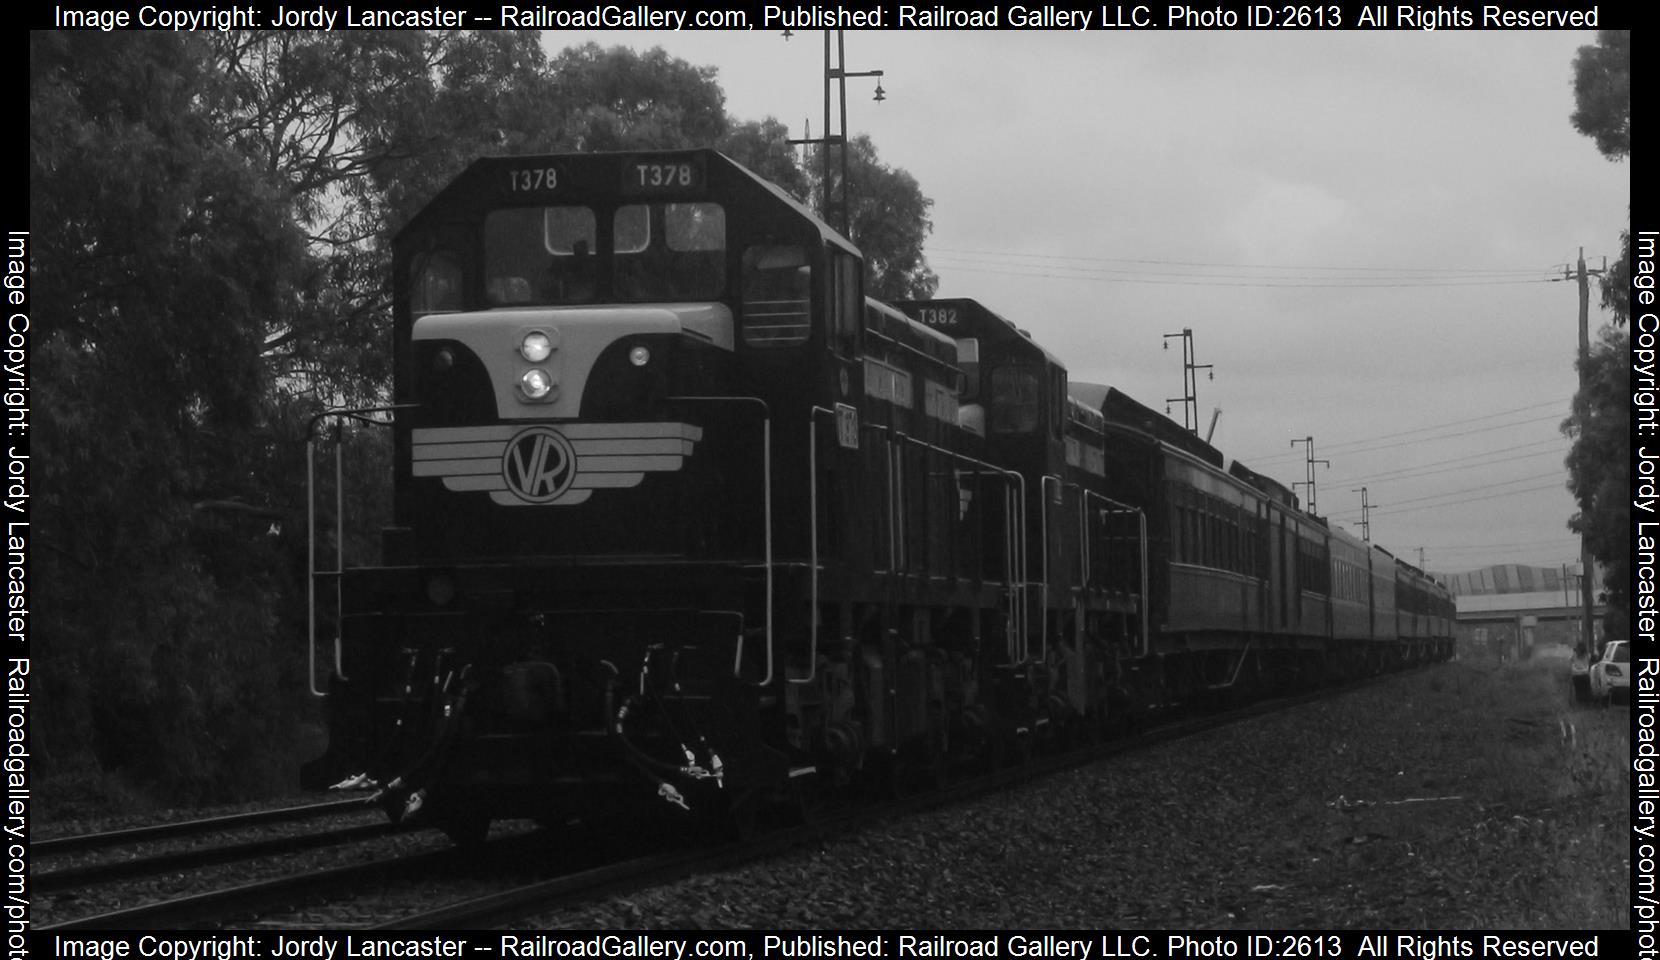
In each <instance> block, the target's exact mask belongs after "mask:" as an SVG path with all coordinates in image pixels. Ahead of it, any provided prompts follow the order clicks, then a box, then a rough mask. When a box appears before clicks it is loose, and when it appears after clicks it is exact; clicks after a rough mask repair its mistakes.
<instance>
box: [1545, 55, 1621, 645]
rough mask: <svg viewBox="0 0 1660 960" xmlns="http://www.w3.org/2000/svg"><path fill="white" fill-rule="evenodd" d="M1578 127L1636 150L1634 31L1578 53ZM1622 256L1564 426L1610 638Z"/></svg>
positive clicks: (1577, 522) (1616, 601)
mask: <svg viewBox="0 0 1660 960" xmlns="http://www.w3.org/2000/svg"><path fill="white" fill-rule="evenodd" d="M1574 98H1575V103H1576V109H1575V111H1574V113H1573V117H1572V122H1573V125H1574V129H1576V130H1578V131H1579V132H1580V133H1583V134H1585V135H1586V136H1588V137H1590V138H1592V139H1593V140H1594V141H1595V142H1596V145H1597V149H1598V150H1600V151H1601V152H1602V153H1603V155H1604V156H1606V157H1608V159H1610V160H1623V159H1625V158H1626V157H1628V156H1629V155H1630V153H1631V32H1630V31H1628V30H1604V31H1601V32H1599V33H1598V34H1597V45H1596V46H1594V47H1593V46H1585V47H1580V48H1579V52H1578V53H1577V54H1576V55H1575V57H1574ZM1620 240H1621V244H1620V247H1621V251H1622V252H1621V256H1620V258H1619V259H1618V260H1617V261H1616V262H1615V263H1614V265H1613V266H1612V267H1611V268H1610V269H1609V270H1608V271H1607V273H1606V274H1604V276H1603V277H1602V305H1603V307H1604V308H1606V309H1608V310H1609V311H1610V312H1611V313H1613V316H1614V320H1613V324H1612V325H1610V326H1608V327H1605V328H1604V329H1603V330H1602V332H1601V334H1600V335H1599V337H1598V339H1597V342H1596V343H1593V344H1592V345H1591V352H1590V356H1589V357H1588V358H1586V359H1585V360H1584V361H1583V366H1582V369H1581V370H1580V382H1581V384H1582V385H1581V387H1580V389H1579V391H1578V392H1577V393H1576V394H1575V395H1574V400H1573V410H1572V413H1571V414H1570V416H1569V417H1568V419H1567V420H1565V421H1563V423H1562V432H1563V433H1564V434H1566V435H1567V436H1568V437H1570V438H1572V439H1573V447H1572V448H1571V450H1570V451H1569V453H1568V459H1567V467H1568V488H1569V489H1570V490H1572V491H1573V493H1574V497H1575V499H1576V500H1578V502H1579V512H1578V513H1576V514H1575V515H1574V516H1573V517H1572V518H1571V519H1570V520H1569V522H1568V527H1569V529H1571V530H1573V531H1574V532H1575V533H1580V534H1583V535H1584V536H1585V538H1586V544H1587V546H1588V548H1589V549H1590V552H1591V556H1592V557H1594V558H1595V559H1596V561H1597V562H1598V563H1599V564H1601V565H1602V566H1603V568H1604V570H1605V573H1604V577H1603V587H1604V590H1605V591H1606V596H1607V602H1608V606H1609V615H1608V617H1607V619H1606V621H1605V622H1606V623H1607V624H1608V626H1609V629H1610V631H1611V632H1610V634H1609V636H1610V639H1613V638H1615V636H1616V635H1617V634H1619V633H1620V632H1621V631H1623V630H1624V625H1625V624H1626V622H1627V620H1628V611H1629V610H1630V609H1631V608H1630V590H1631V557H1630V544H1629V543H1628V542H1627V540H1628V538H1629V536H1630V531H1631V498H1630V481H1631V474H1630V464H1631V432H1630V430H1631V426H1630V424H1631V408H1630V404H1629V401H1630V397H1631V388H1630V385H1631V368H1630V362H1631V361H1630V357H1631V333H1630V330H1629V329H1628V328H1627V322H1628V321H1629V319H1630V317H1631V232H1630V231H1629V230H1627V231H1626V232H1625V233H1623V234H1622V235H1621V237H1620Z"/></svg>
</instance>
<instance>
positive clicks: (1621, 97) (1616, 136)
mask: <svg viewBox="0 0 1660 960" xmlns="http://www.w3.org/2000/svg"><path fill="white" fill-rule="evenodd" d="M1574 105H1575V109H1574V112H1573V116H1572V117H1570V118H1569V119H1570V120H1571V121H1572V123H1573V125H1574V129H1575V130H1578V131H1579V132H1580V133H1583V134H1585V135H1586V136H1587V137H1590V138H1591V139H1593V140H1595V141H1596V144H1597V149H1598V150H1601V151H1602V154H1603V156H1605V157H1607V158H1608V159H1610V160H1622V159H1624V158H1625V157H1626V156H1628V155H1630V153H1631V31H1630V30H1600V31H1598V32H1597V45H1596V46H1594V47H1580V48H1579V52H1578V53H1576V54H1575V55H1574Z"/></svg>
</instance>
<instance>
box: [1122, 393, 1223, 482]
mask: <svg viewBox="0 0 1660 960" xmlns="http://www.w3.org/2000/svg"><path fill="white" fill-rule="evenodd" d="M1101 415H1102V416H1104V417H1106V418H1107V421H1108V422H1110V423H1122V424H1126V425H1128V426H1131V427H1135V428H1136V429H1138V430H1141V431H1142V432H1143V433H1147V434H1150V435H1151V436H1153V437H1155V438H1157V439H1158V440H1160V441H1162V442H1164V443H1167V444H1169V445H1170V446H1172V447H1175V448H1177V449H1178V450H1182V451H1185V452H1187V453H1190V454H1192V455H1193V456H1195V457H1198V458H1199V459H1200V460H1203V461H1204V462H1206V463H1208V464H1210V465H1211V466H1213V467H1215V468H1216V469H1218V470H1221V469H1222V467H1223V466H1224V460H1223V457H1222V451H1220V450H1218V449H1216V448H1215V447H1213V446H1211V445H1210V444H1208V443H1206V442H1205V441H1203V440H1201V439H1199V437H1198V436H1197V435H1195V434H1194V433H1193V432H1192V431H1191V430H1188V429H1187V428H1186V427H1181V426H1178V425H1177V424H1176V421H1174V420H1171V419H1170V418H1169V417H1166V416H1165V415H1164V414H1162V413H1157V412H1155V411H1153V410H1152V409H1151V408H1149V407H1146V406H1143V405H1142V404H1141V403H1140V402H1138V401H1136V400H1134V399H1132V398H1131V397H1130V396H1129V395H1128V394H1126V393H1124V392H1123V391H1121V390H1119V389H1118V388H1116V387H1108V388H1107V396H1106V399H1105V400H1102V401H1101Z"/></svg>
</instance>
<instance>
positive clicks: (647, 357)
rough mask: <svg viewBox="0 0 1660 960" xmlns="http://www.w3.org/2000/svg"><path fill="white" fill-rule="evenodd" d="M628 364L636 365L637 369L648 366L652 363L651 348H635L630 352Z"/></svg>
mask: <svg viewBox="0 0 1660 960" xmlns="http://www.w3.org/2000/svg"><path fill="white" fill-rule="evenodd" d="M628 362H629V363H632V364H634V365H635V366H636V367H643V366H645V365H646V364H648V363H650V362H651V348H650V347H645V346H639V347H635V348H634V349H632V350H630V351H628Z"/></svg>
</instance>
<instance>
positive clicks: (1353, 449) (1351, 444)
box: [1259, 415, 1559, 463]
mask: <svg viewBox="0 0 1660 960" xmlns="http://www.w3.org/2000/svg"><path fill="white" fill-rule="evenodd" d="M1557 419H1559V418H1558V417H1556V416H1554V415H1552V416H1548V417H1534V418H1532V419H1530V420H1518V421H1516V422H1515V423H1500V424H1494V425H1493V426H1491V427H1482V428H1480V429H1477V430H1461V431H1459V432H1457V433H1446V434H1442V435H1440V436H1435V437H1420V438H1418V439H1416V440H1401V441H1398V442H1396V443H1381V444H1377V445H1376V446H1360V444H1367V443H1371V441H1369V440H1351V441H1348V442H1346V443H1334V444H1332V446H1333V447H1336V448H1338V449H1337V452H1339V453H1345V454H1355V453H1373V452H1375V451H1378V450H1391V449H1394V448H1395V447H1405V446H1410V445H1411V444H1415V443H1439V442H1441V441H1442V440H1455V439H1457V438H1459V437H1468V436H1472V435H1474V434H1478V433H1486V432H1488V431H1490V430H1507V429H1509V428H1510V427H1525V426H1528V425H1529V424H1534V423H1546V422H1548V421H1552V420H1557ZM1379 439H1381V438H1379ZM1344 448H1349V449H1344ZM1290 459H1293V458H1291V457H1289V456H1285V455H1279V456H1272V457H1263V458H1261V460H1260V461H1259V462H1261V463H1272V462H1274V461H1276V460H1290Z"/></svg>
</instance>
